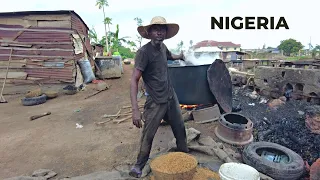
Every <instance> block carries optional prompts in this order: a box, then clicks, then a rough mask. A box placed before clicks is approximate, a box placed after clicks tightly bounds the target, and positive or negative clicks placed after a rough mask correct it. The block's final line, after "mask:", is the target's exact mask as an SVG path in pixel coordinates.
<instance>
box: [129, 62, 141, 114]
mask: <svg viewBox="0 0 320 180" xmlns="http://www.w3.org/2000/svg"><path fill="white" fill-rule="evenodd" d="M141 75H142V72H141V71H140V70H138V69H136V68H134V69H133V72H132V76H131V83H130V98H131V106H132V111H136V110H139V106H138V101H137V94H138V86H139V85H138V84H139V80H140V78H141Z"/></svg>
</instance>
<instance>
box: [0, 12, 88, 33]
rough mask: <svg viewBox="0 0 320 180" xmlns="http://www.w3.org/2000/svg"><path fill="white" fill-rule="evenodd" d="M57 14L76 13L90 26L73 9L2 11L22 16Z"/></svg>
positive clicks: (4, 13)
mask: <svg viewBox="0 0 320 180" xmlns="http://www.w3.org/2000/svg"><path fill="white" fill-rule="evenodd" d="M57 14H74V15H76V16H77V17H78V18H79V19H80V20H81V21H82V22H83V24H84V25H85V26H86V28H87V29H89V27H88V26H87V24H86V23H85V22H84V20H83V19H82V18H81V17H80V16H79V14H77V13H76V12H75V11H73V10H57V11H15V12H0V17H1V16H22V15H57Z"/></svg>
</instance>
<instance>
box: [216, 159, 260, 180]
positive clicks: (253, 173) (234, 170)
mask: <svg viewBox="0 0 320 180" xmlns="http://www.w3.org/2000/svg"><path fill="white" fill-rule="evenodd" d="M219 176H220V179H221V180H260V175H259V172H258V171H257V170H256V169H255V168H253V167H251V166H249V165H246V164H241V163H224V164H222V165H221V166H220V169H219Z"/></svg>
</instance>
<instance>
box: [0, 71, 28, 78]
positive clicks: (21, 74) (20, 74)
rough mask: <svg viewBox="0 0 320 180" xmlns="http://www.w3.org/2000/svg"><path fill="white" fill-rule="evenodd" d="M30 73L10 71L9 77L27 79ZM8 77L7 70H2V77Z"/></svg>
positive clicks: (0, 73)
mask: <svg viewBox="0 0 320 180" xmlns="http://www.w3.org/2000/svg"><path fill="white" fill-rule="evenodd" d="M27 76H28V74H27V73H25V72H8V77H7V79H27ZM5 77H6V72H2V71H0V79H4V78H5Z"/></svg>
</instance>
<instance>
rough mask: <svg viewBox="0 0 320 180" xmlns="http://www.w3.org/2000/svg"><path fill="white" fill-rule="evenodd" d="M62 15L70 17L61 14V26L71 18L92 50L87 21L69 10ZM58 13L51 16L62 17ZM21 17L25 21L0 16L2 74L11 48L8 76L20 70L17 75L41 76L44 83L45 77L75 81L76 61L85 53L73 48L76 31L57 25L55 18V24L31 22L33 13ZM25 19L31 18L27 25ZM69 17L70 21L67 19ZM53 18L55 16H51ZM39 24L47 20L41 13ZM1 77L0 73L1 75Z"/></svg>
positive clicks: (46, 78) (71, 25) (13, 76)
mask: <svg viewBox="0 0 320 180" xmlns="http://www.w3.org/2000/svg"><path fill="white" fill-rule="evenodd" d="M65 16H69V18H68V17H65V18H63V26H64V27H65V26H67V25H66V22H70V27H72V28H74V29H76V30H77V31H78V32H79V33H80V34H81V35H84V36H85V43H86V46H87V47H88V48H90V49H88V50H89V52H90V53H92V50H91V46H90V41H89V38H88V32H87V31H88V30H87V28H86V25H84V24H83V22H82V21H81V20H80V19H79V18H78V17H77V16H76V15H73V14H72V13H71V14H66V15H65ZM61 17H62V16H55V17H53V18H59V19H61ZM3 18H7V19H3ZM19 18H21V17H19ZM22 19H24V20H23V22H24V23H25V24H21V25H20V24H19V23H21V19H17V17H0V74H1V76H3V74H5V73H4V72H5V70H6V68H7V67H6V66H7V62H8V60H9V56H10V51H11V48H12V49H13V53H12V55H11V56H12V61H11V65H10V70H9V71H10V72H9V79H10V78H11V79H14V78H15V74H14V73H15V72H19V75H20V74H21V72H24V73H26V80H37V81H39V80H43V83H46V81H47V82H50V83H53V82H57V83H59V82H70V83H74V82H75V76H76V66H75V61H76V60H79V59H82V58H83V57H84V54H77V55H76V54H75V52H74V45H73V39H72V34H75V31H74V30H72V29H70V28H61V27H59V22H55V25H56V27H37V26H34V25H35V21H36V16H33V17H31V16H28V17H22ZM25 19H31V20H30V23H29V24H30V25H29V27H25V26H26V23H27V24H28V22H26V20H25ZM46 19H47V20H48V22H49V24H50V22H51V21H52V19H50V17H47V18H46ZM68 19H70V20H71V21H70V20H69V21H68ZM53 21H56V20H54V19H53ZM61 22H62V21H61ZM1 23H3V24H1ZM41 24H42V25H43V24H45V25H46V24H47V23H46V22H45V21H44V20H43V16H42V20H41ZM84 50H85V49H84ZM10 76H11V77H10ZM3 78H4V77H0V79H3Z"/></svg>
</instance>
